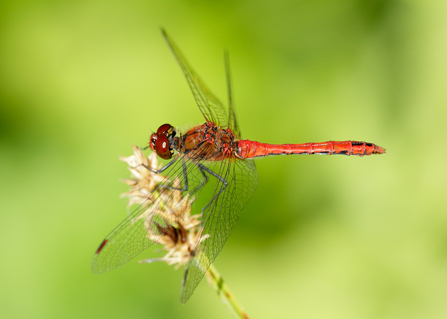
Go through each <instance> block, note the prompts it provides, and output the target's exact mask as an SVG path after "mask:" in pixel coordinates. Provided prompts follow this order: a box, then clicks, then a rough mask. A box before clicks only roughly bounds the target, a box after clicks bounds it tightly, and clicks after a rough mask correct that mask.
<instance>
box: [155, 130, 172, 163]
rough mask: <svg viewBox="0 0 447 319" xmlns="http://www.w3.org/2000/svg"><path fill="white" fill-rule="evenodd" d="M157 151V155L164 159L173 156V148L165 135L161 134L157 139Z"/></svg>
mask: <svg viewBox="0 0 447 319" xmlns="http://www.w3.org/2000/svg"><path fill="white" fill-rule="evenodd" d="M154 148H155V152H157V155H158V156H160V157H161V158H163V159H170V158H171V157H172V154H171V150H170V147H169V141H168V138H167V137H166V136H165V135H159V136H158V138H157V140H156V141H155V146H154Z"/></svg>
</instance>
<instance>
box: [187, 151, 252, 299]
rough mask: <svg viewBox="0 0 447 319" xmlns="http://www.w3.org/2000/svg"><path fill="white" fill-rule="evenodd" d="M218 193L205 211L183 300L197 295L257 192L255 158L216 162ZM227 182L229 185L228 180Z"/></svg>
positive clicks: (188, 271)
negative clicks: (208, 272) (201, 283)
mask: <svg viewBox="0 0 447 319" xmlns="http://www.w3.org/2000/svg"><path fill="white" fill-rule="evenodd" d="M215 168H218V169H217V170H215V171H217V174H219V176H220V177H221V178H218V179H217V181H216V186H215V189H214V196H213V198H212V200H211V202H210V203H209V205H208V206H207V207H206V208H205V210H204V211H203V221H202V225H203V228H202V230H201V241H200V242H199V243H198V244H197V246H196V248H195V249H194V252H195V256H194V257H193V258H191V259H190V261H189V262H188V264H187V266H186V271H185V277H184V279H183V287H182V294H181V301H182V302H183V303H185V302H186V301H187V300H188V299H189V298H190V297H191V295H192V294H193V292H194V290H195V288H196V287H197V285H198V284H199V282H200V281H201V280H202V278H203V276H204V274H205V272H206V271H207V270H208V268H209V266H210V265H211V263H212V262H213V261H214V260H215V259H216V257H217V255H218V254H219V252H220V251H221V250H222V248H223V246H224V244H225V242H226V241H227V239H228V237H229V236H230V234H231V232H232V231H233V229H234V226H235V225H236V222H237V219H238V217H239V214H240V212H241V210H242V209H243V208H244V206H245V205H246V204H247V202H248V201H249V200H250V198H251V196H252V195H253V193H254V191H255V189H256V186H257V183H258V175H257V172H256V166H255V163H254V161H253V160H251V159H249V160H225V161H223V162H220V163H218V164H216V166H215ZM224 181H226V182H227V185H226V186H225V182H224Z"/></svg>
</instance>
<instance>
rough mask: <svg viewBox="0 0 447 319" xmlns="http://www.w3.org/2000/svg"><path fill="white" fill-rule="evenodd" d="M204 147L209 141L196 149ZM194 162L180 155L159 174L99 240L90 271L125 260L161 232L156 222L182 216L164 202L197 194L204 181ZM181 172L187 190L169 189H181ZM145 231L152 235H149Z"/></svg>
mask: <svg viewBox="0 0 447 319" xmlns="http://www.w3.org/2000/svg"><path fill="white" fill-rule="evenodd" d="M206 147H209V144H203V145H202V146H201V148H198V149H197V150H196V152H202V151H203V148H206ZM205 151H206V150H205ZM197 164H198V161H197V160H191V159H190V158H186V157H184V156H183V157H181V156H180V157H178V158H177V159H176V162H175V163H174V164H173V165H171V166H170V167H169V168H168V169H167V170H166V171H164V172H163V173H161V174H163V176H165V178H164V179H163V181H162V182H161V183H160V184H158V186H157V188H156V189H155V190H154V192H152V193H151V194H148V198H147V199H146V201H145V202H144V203H143V204H142V205H140V206H139V207H138V208H137V209H135V210H134V211H133V212H132V213H131V214H129V215H128V216H127V218H126V219H124V220H123V221H122V222H121V223H120V224H119V225H118V226H117V227H116V228H115V229H114V230H113V231H112V232H111V233H110V234H109V235H108V236H107V237H106V238H105V239H104V241H103V242H102V243H101V245H100V246H99V248H98V250H97V251H96V253H95V255H94V256H93V260H92V270H93V272H94V273H103V272H106V271H109V270H112V269H115V268H117V267H119V266H121V265H123V264H125V263H127V262H128V261H130V260H131V259H133V258H134V257H135V256H137V255H138V254H140V253H141V252H142V251H143V250H145V249H146V248H148V247H150V246H151V245H153V244H154V243H156V242H157V241H158V239H159V238H160V237H161V235H162V234H161V233H160V228H159V227H157V225H159V226H161V227H162V228H163V227H165V226H166V225H167V224H168V223H170V224H172V223H175V222H177V221H178V220H179V219H180V218H181V217H182V216H178V215H177V212H176V211H175V209H171V208H170V206H169V205H167V204H166V203H174V204H175V203H177V202H178V201H179V195H181V197H184V196H189V197H190V200H194V199H195V198H196V197H197V196H198V194H199V193H200V191H201V190H202V188H203V186H204V185H205V182H206V180H205V178H204V176H203V174H202V173H201V172H200V170H199V169H198V168H197ZM185 173H186V176H187V181H188V190H187V191H180V190H173V189H175V188H177V189H178V188H183V189H184V188H185V185H186V184H185ZM179 186H180V187H179ZM179 193H181V194H179ZM154 194H156V196H154ZM174 206H175V205H174ZM160 211H161V212H163V214H162V215H164V216H168V218H162V217H160V216H161V214H158V212H160ZM149 233H151V234H152V236H151V238H149V235H148V234H149Z"/></svg>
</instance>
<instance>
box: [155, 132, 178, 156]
mask: <svg viewBox="0 0 447 319" xmlns="http://www.w3.org/2000/svg"><path fill="white" fill-rule="evenodd" d="M176 133H177V132H176V131H175V129H174V127H173V126H172V125H170V124H163V125H162V126H160V127H159V128H158V130H157V132H156V133H153V134H152V135H151V138H150V140H149V146H150V147H151V149H152V150H153V151H154V152H155V153H157V155H158V156H160V157H161V158H163V159H170V158H171V157H172V155H174V150H173V148H172V144H173V143H172V141H173V138H174V136H175V134H176Z"/></svg>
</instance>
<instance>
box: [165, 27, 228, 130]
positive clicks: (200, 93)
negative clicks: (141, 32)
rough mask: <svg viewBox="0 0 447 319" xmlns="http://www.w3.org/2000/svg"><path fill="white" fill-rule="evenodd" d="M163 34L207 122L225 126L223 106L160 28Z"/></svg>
mask: <svg viewBox="0 0 447 319" xmlns="http://www.w3.org/2000/svg"><path fill="white" fill-rule="evenodd" d="M161 32H162V33H163V36H164V37H165V39H166V42H167V43H168V45H169V47H170V48H171V51H172V53H173V54H174V56H175V58H176V59H177V62H178V63H179V65H180V67H181V69H182V71H183V73H184V74H185V77H186V81H187V82H188V84H189V87H190V88H191V91H192V94H193V95H194V99H195V100H196V103H197V106H198V107H199V109H200V112H202V114H203V116H204V117H205V119H206V120H207V121H208V122H213V123H215V124H217V125H219V126H221V127H227V125H228V117H227V113H226V111H225V108H224V107H223V106H222V103H221V102H220V101H219V100H218V99H217V98H216V97H215V96H214V95H213V93H211V91H210V90H209V89H208V87H207V86H206V85H205V83H204V82H203V81H202V80H201V79H200V77H199V76H198V75H197V74H196V73H195V72H194V70H193V69H192V68H191V66H190V65H189V63H188V62H187V61H186V59H185V57H184V56H183V54H182V52H181V51H180V49H179V48H178V47H177V45H176V44H175V43H174V41H172V39H171V38H170V37H169V36H168V34H167V33H166V31H165V30H164V29H161Z"/></svg>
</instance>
